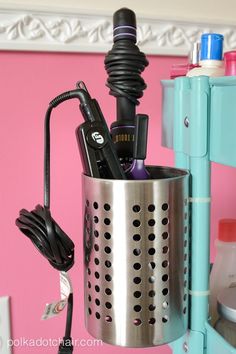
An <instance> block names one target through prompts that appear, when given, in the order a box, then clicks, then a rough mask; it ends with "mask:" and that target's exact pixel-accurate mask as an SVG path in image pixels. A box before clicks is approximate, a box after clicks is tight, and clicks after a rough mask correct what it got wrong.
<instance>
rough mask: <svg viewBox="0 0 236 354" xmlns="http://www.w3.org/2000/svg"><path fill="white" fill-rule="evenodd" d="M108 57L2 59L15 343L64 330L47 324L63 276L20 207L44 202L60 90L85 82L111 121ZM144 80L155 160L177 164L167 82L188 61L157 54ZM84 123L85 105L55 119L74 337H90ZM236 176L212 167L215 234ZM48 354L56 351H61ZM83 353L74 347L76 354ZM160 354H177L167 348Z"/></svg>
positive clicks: (235, 194) (4, 231)
mask: <svg viewBox="0 0 236 354" xmlns="http://www.w3.org/2000/svg"><path fill="white" fill-rule="evenodd" d="M103 60H104V56H103V55H92V54H46V53H17V52H2V53H1V56H0V78H1V104H0V117H1V129H0V135H1V138H0V141H1V163H2V173H1V177H0V178H1V186H2V188H1V209H2V210H1V215H2V218H1V220H2V221H1V257H0V269H1V281H0V296H1V295H10V296H11V297H12V321H13V336H14V338H20V337H25V338H40V337H43V338H58V337H59V336H61V335H62V333H63V330H64V314H63V315H62V316H61V317H60V318H58V319H51V320H49V321H47V322H43V321H41V320H40V317H41V315H42V311H43V309H44V305H45V303H46V302H50V301H51V300H55V299H58V290H59V289H58V288H59V285H58V275H57V272H56V271H55V270H53V269H52V268H51V267H50V265H49V264H48V263H47V262H46V261H45V259H44V258H43V257H42V256H40V255H39V254H38V251H37V250H36V249H34V247H33V246H32V245H31V243H30V242H29V241H28V240H27V239H26V238H24V237H23V235H22V234H21V233H20V232H19V231H18V230H17V228H16V227H15V224H14V223H15V218H16V217H17V215H18V211H19V210H20V209H21V208H23V207H24V208H27V209H29V210H31V209H32V208H34V206H35V205H36V204H37V203H42V202H43V121H44V113H45V110H46V108H47V105H48V102H49V100H50V99H52V98H53V97H54V96H55V95H57V94H58V93H61V92H62V91H65V90H68V89H72V88H73V87H74V85H75V83H76V81H77V80H84V81H85V82H86V85H87V87H88V89H89V90H90V91H91V94H92V96H93V97H96V98H97V99H98V101H99V102H100V104H101V107H102V109H103V112H104V115H105V117H106V119H107V121H108V122H109V123H110V122H112V121H113V120H114V114H115V104H114V98H112V97H110V96H109V95H108V89H107V88H106V87H105V81H106V73H105V70H104V65H103ZM149 60H150V65H149V67H148V68H147V69H146V71H145V74H144V77H145V80H146V82H147V83H148V90H147V91H146V92H145V94H144V97H143V99H142V105H141V107H140V108H138V111H139V112H143V113H147V114H149V116H150V129H149V150H148V162H149V163H151V164H163V165H172V164H173V155H172V152H171V151H169V150H167V149H164V148H162V147H161V146H160V125H161V88H160V83H159V82H160V80H161V79H163V78H168V75H169V71H170V66H171V64H172V63H177V62H183V61H184V59H183V58H182V59H181V58H174V57H169V58H167V57H154V56H152V57H150V58H149ZM81 121H82V118H81V115H80V111H79V108H78V102H67V103H65V104H64V105H62V106H60V108H59V109H58V110H55V112H54V114H53V120H52V122H53V123H52V131H53V134H52V210H53V215H54V217H55V219H56V220H58V222H59V224H60V225H61V226H62V228H63V229H65V230H66V232H67V233H68V234H69V235H70V236H71V237H72V239H73V240H74V241H75V244H76V265H75V267H74V269H73V270H72V272H71V273H72V278H73V283H74V290H75V299H76V301H75V316H74V319H75V320H74V326H73V336H74V338H89V335H88V334H87V333H86V331H85V329H84V325H83V264H82V232H81V230H82V223H81V188H80V175H81V171H82V169H81V163H80V158H79V153H78V149H77V144H76V140H75V135H74V131H75V128H76V127H77V125H78V124H80V123H81ZM235 177H236V171H235V170H233V169H232V168H229V167H222V166H219V165H214V166H213V208H212V221H213V224H212V225H213V227H212V230H213V237H214V236H215V234H216V224H217V220H218V219H219V218H220V217H229V216H231V217H235V216H236V215H235V214H236V213H235V200H236V189H235V188H232V187H233V183H234V181H235ZM80 350H81V352H82V353H86V354H89V353H95V351H98V350H99V351H100V352H102V353H110V352H111V351H112V352H113V353H133V352H135V353H137V354H138V353H150V354H151V353H157V349H155V348H154V349H142V350H141V349H140V350H139V349H138V350H135V351H134V350H132V349H123V348H118V347H110V346H107V345H105V344H104V346H103V347H102V349H101V348H100V349H98V348H97V347H81V348H80ZM46 352H47V353H48V354H49V353H56V352H57V350H56V348H47V349H46ZM77 352H80V351H79V349H78V348H77V349H75V353H77ZM15 353H16V354H18V353H24V354H26V353H34V354H37V353H45V348H29V347H23V348H16V349H15ZM158 353H160V354H161V353H170V349H168V348H167V347H161V348H160V349H158Z"/></svg>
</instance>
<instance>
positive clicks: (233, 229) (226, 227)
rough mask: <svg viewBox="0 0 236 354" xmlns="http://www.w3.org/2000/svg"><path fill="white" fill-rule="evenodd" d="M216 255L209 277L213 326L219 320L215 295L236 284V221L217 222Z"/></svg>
mask: <svg viewBox="0 0 236 354" xmlns="http://www.w3.org/2000/svg"><path fill="white" fill-rule="evenodd" d="M216 247H217V254H216V258H215V263H214V265H213V268H212V271H211V275H210V316H211V323H212V325H213V326H214V325H215V323H216V321H217V320H218V318H219V315H218V312H217V295H218V293H219V292H220V291H221V290H222V289H223V288H228V287H229V286H230V285H232V284H233V283H236V220H235V219H222V220H220V221H219V231H218V239H217V240H216Z"/></svg>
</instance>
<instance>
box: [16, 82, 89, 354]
mask: <svg viewBox="0 0 236 354" xmlns="http://www.w3.org/2000/svg"><path fill="white" fill-rule="evenodd" d="M84 87H85V86H84ZM72 98H79V100H80V102H81V103H82V104H86V103H87V100H88V99H89V95H88V93H87V92H86V91H85V89H81V86H79V88H78V89H77V90H72V91H68V92H65V93H63V94H61V95H59V96H57V97H56V98H55V99H54V100H52V101H51V102H50V104H49V107H48V110H47V112H46V115H45V123H44V206H41V205H37V206H36V208H35V209H34V210H32V211H31V212H29V211H27V210H26V209H22V210H21V211H20V216H19V217H18V218H17V219H16V226H17V227H18V228H19V229H20V230H21V231H22V232H23V234H24V235H25V236H27V237H28V238H29V239H30V240H31V242H32V243H33V245H34V246H35V247H36V248H37V249H38V250H39V252H40V253H41V254H42V255H43V256H44V257H45V258H46V259H47V260H48V261H49V263H50V264H51V265H52V266H53V267H54V268H55V269H57V270H59V271H68V270H69V269H71V267H72V266H73V265H74V243H73V241H72V240H71V239H70V238H69V236H68V235H67V234H66V233H65V232H64V231H63V230H62V229H61V228H60V226H59V225H58V224H57V222H56V221H55V220H54V219H53V217H52V215H51V211H50V118H51V112H52V109H53V108H55V107H57V106H58V105H59V104H60V103H62V102H64V101H66V100H68V99H72ZM72 313H73V293H71V294H70V295H69V297H68V305H67V320H66V329H65V336H64V338H63V342H62V343H61V344H60V347H59V354H63V353H68V354H69V353H72V351H73V345H72V339H71V326H72Z"/></svg>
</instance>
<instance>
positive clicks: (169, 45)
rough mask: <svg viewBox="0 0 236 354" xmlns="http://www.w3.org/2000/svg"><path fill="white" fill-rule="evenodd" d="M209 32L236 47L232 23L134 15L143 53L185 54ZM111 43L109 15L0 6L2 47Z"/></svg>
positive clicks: (94, 48) (103, 46)
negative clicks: (222, 35) (137, 16)
mask: <svg viewBox="0 0 236 354" xmlns="http://www.w3.org/2000/svg"><path fill="white" fill-rule="evenodd" d="M209 31H210V32H213V31H216V32H220V33H222V34H224V36H225V49H227V50H229V49H235V48H236V25H222V24H212V23H211V24H204V23H192V22H191V23H190V22H186V21H185V22H181V21H173V20H168V19H166V20H163V19H161V20H160V19H158V18H156V19H155V18H152V19H150V18H149V19H147V18H146V19H145V18H138V42H139V46H140V48H141V50H143V51H144V52H145V53H147V54H159V55H180V56H181V55H186V54H187V53H188V51H189V47H190V45H191V43H192V42H194V41H196V40H198V39H199V38H200V35H201V33H202V32H209ZM111 45H112V16H103V15H97V14H96V13H95V11H94V13H88V14H84V13H82V14H79V13H74V14H72V13H71V14H68V13H66V14H61V13H52V12H42V11H27V10H24V11H21V10H17V11H16V10H11V9H9V10H6V9H1V8H0V49H2V50H4V49H6V50H31V51H62V52H107V51H108V50H109V49H110V48H111Z"/></svg>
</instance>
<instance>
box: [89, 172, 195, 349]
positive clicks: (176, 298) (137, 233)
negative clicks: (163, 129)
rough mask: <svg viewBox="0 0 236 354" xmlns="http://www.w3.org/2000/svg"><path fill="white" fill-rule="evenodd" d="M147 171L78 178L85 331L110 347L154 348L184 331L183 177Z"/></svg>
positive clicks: (185, 206)
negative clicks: (143, 176) (145, 174)
mask: <svg viewBox="0 0 236 354" xmlns="http://www.w3.org/2000/svg"><path fill="white" fill-rule="evenodd" d="M149 171H150V173H151V176H152V179H149V180H142V181H140V180H139V181H138V180H136V181H134V180H132V181H131V180H105V179H94V178H91V177H87V176H83V208H84V248H85V260H84V262H85V310H86V315H85V318H86V327H87V330H88V332H89V333H90V334H91V335H92V336H94V337H95V338H98V339H101V340H103V341H104V342H106V343H110V344H113V345H120V346H127V347H150V346H156V345H161V344H164V343H169V342H171V341H174V340H176V339H177V338H179V337H180V336H182V335H183V334H184V333H185V331H186V329H187V323H188V296H187V293H188V246H189V241H188V214H189V212H188V176H189V175H188V172H187V171H184V170H179V169H175V168H167V167H149Z"/></svg>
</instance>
